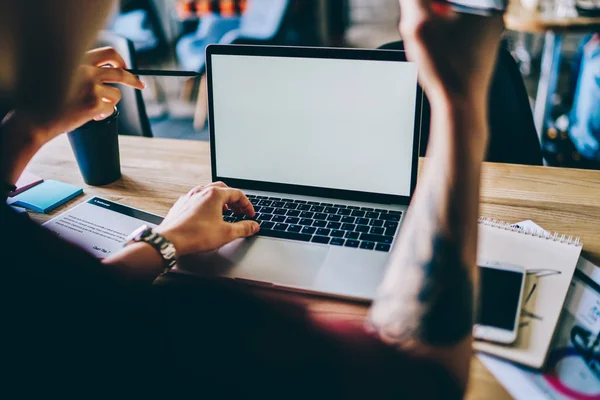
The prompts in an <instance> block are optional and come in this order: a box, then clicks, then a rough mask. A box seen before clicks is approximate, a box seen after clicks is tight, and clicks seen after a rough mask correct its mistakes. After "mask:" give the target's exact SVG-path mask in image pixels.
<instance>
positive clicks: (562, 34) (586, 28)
mask: <svg viewBox="0 0 600 400" xmlns="http://www.w3.org/2000/svg"><path fill="white" fill-rule="evenodd" d="M599 9H600V1H598V0H581V1H579V0H511V1H510V6H509V11H508V13H507V15H506V18H505V20H506V23H507V28H508V30H507V33H506V36H505V40H504V44H503V46H504V48H505V49H506V51H507V53H509V54H510V55H511V56H512V60H510V61H508V62H509V64H510V63H514V68H515V71H518V74H517V75H518V76H515V75H514V74H513V75H512V76H511V78H510V79H511V82H510V84H511V85H515V88H516V89H515V90H516V92H518V91H519V88H520V86H519V85H521V86H522V85H523V84H524V88H525V90H524V91H523V94H522V95H520V92H519V93H517V94H511V95H508V96H507V95H504V94H503V95H502V96H503V97H501V98H500V99H499V101H498V102H497V103H495V104H496V105H494V107H500V108H503V107H507V108H508V107H511V106H512V107H515V104H518V106H519V107H521V108H522V109H523V108H527V110H525V111H526V112H524V110H521V111H520V115H519V116H518V117H517V118H516V119H514V121H513V123H514V124H519V126H531V129H529V131H530V132H524V133H523V135H534V136H535V137H536V139H537V141H536V142H537V143H541V150H542V152H543V155H544V159H545V163H546V164H547V165H555V166H564V167H577V168H599V165H600V146H599V145H598V143H599V142H600V101H599V100H600V45H599V40H598V34H597V33H598V32H600V14H599V13H598V10H599ZM399 17H400V10H399V6H398V1H397V0H193V1H187V0H121V2H120V4H119V5H118V7H116V8H115V10H114V13H113V17H112V18H111V20H110V23H109V24H108V26H107V27H106V30H105V31H104V32H103V33H102V35H101V37H100V40H99V42H98V45H110V46H113V47H115V48H116V49H117V50H118V51H119V52H120V53H121V54H122V55H123V56H124V57H125V59H126V61H127V62H128V63H129V64H130V67H137V68H153V69H178V70H191V71H197V72H200V73H203V72H204V70H205V59H204V51H205V48H206V46H207V45H209V44H211V43H230V44H236V43H237V44H264V45H285V46H326V47H354V48H369V49H374V48H378V47H380V46H382V45H385V44H389V43H393V42H398V41H400V40H401V38H400V36H399V34H398V29H397V24H398V21H399ZM396 47H397V46H396ZM396 47H394V48H396ZM510 68H513V65H508V69H509V70H510ZM142 79H143V80H144V81H146V83H147V84H148V89H146V90H145V91H144V92H143V94H139V93H135V92H133V91H130V92H129V91H128V93H124V99H123V102H122V104H121V105H120V111H121V116H122V118H121V119H122V121H121V123H120V124H121V126H120V133H121V134H131V135H142V136H149V137H167V138H180V139H196V140H208V131H207V121H206V83H205V80H204V79H203V78H197V79H187V78H172V77H143V78H142ZM123 90H124V91H127V89H123ZM506 113H510V110H507V111H506ZM521 114H522V115H521ZM508 118H509V119H511V118H512V117H510V116H509V117H508ZM505 122H506V121H505ZM498 129H505V130H506V129H507V128H506V126H502V127H498ZM508 129H510V127H509V128H508ZM492 130H494V128H493V127H492ZM492 144H493V143H492ZM519 145H520V144H519V140H518V139H516V140H515V146H519ZM527 151H529V150H527ZM531 151H532V152H533V151H534V150H531ZM537 151H538V152H539V149H537ZM502 161H504V162H511V160H502ZM515 162H519V161H515Z"/></svg>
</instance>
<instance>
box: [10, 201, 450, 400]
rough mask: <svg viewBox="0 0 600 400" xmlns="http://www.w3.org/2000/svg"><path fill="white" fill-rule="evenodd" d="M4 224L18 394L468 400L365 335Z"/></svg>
mask: <svg viewBox="0 0 600 400" xmlns="http://www.w3.org/2000/svg"><path fill="white" fill-rule="evenodd" d="M0 218H1V220H0V221H1V225H2V226H1V227H0V228H1V230H0V232H2V234H3V238H2V257H3V258H4V260H5V261H6V263H4V262H3V263H2V270H3V274H2V289H1V293H2V297H4V298H3V299H2V303H1V304H2V306H1V307H2V319H3V323H2V327H3V328H2V331H3V335H4V338H3V340H2V347H3V348H2V354H3V356H2V358H3V362H4V363H5V365H10V368H9V370H10V372H9V374H8V376H5V377H4V378H5V382H6V381H7V382H10V384H9V386H8V387H9V388H11V389H14V390H18V392H17V393H19V394H20V396H19V397H22V398H27V397H34V396H36V395H37V396H39V395H43V396H44V397H53V398H54V397H55V396H50V394H52V393H54V394H57V395H62V396H63V397H65V396H76V397H79V398H87V397H89V396H90V395H93V396H94V397H108V398H113V397H125V396H132V397H134V398H178V397H185V398H187V397H192V396H193V397H194V398H207V399H208V398H242V397H248V396H250V397H253V398H254V397H256V396H261V397H267V398H270V397H273V398H275V397H276V398H311V397H317V398H361V399H366V398H395V399H398V398H418V399H429V398H443V399H453V398H460V396H461V392H460V390H459V389H458V386H457V385H456V383H455V382H454V380H453V379H452V378H451V377H450V375H449V374H448V373H447V372H446V371H445V370H444V369H442V368H441V367H439V366H437V365H435V364H432V363H428V362H424V361H423V360H419V359H411V358H410V356H408V355H405V354H402V353H400V352H398V351H396V350H395V349H392V348H389V347H387V346H386V345H384V344H383V343H381V342H380V341H379V340H377V339H375V338H373V337H371V336H369V335H367V334H366V333H365V332H364V330H362V328H360V327H347V326H340V325H336V326H333V325H328V326H323V325H322V324H316V323H315V322H314V321H313V320H311V318H310V316H309V315H308V314H307V313H306V311H305V309H304V308H302V307H300V306H296V305H292V304H274V303H273V302H272V301H269V300H266V299H262V298H259V297H256V296H254V295H252V294H250V293H246V292H245V291H243V290H242V289H240V288H239V287H235V286H229V285H226V284H223V283H220V282H217V281H214V280H198V281H195V280H194V281H192V280H183V281H180V280H179V279H176V282H170V283H168V284H164V285H154V286H150V285H135V284H132V283H123V282H121V281H119V279H118V278H117V277H116V276H113V275H111V273H110V272H109V270H108V269H107V268H104V267H103V265H102V264H101V263H100V262H99V261H98V260H96V259H95V258H94V257H92V256H91V255H89V254H87V253H85V252H84V251H82V250H80V249H78V248H76V247H74V246H72V245H70V244H68V243H66V242H64V241H63V240H61V239H60V238H58V237H57V236H56V235H55V234H53V233H51V232H49V231H47V230H45V229H43V228H42V227H39V226H37V225H35V224H34V223H32V222H30V221H29V220H27V219H26V218H24V217H22V216H19V215H16V214H15V213H13V212H12V211H10V210H9V209H8V207H6V206H5V205H2V206H1V211H0ZM5 370H6V369H5ZM32 382H35V384H31V383H32Z"/></svg>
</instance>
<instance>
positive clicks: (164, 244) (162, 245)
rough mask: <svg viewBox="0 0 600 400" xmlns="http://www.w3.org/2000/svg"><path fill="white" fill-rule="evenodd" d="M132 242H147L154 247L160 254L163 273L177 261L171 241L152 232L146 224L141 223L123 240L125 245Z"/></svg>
mask: <svg viewBox="0 0 600 400" xmlns="http://www.w3.org/2000/svg"><path fill="white" fill-rule="evenodd" d="M133 243H148V244H149V245H150V246H152V247H154V249H156V251H158V253H159V254H160V256H161V257H162V259H163V262H164V264H165V270H164V271H163V274H164V273H166V272H169V271H170V270H171V268H173V267H174V266H175V263H176V262H177V252H176V251H175V246H173V243H171V242H170V241H168V240H167V239H166V238H165V237H164V236H162V235H160V234H158V233H156V232H154V230H153V229H152V228H151V227H149V226H148V225H143V226H141V227H139V228H138V229H136V230H135V231H134V232H133V233H132V234H131V235H129V237H127V239H126V240H125V244H124V245H123V247H125V246H129V245H130V244H133Z"/></svg>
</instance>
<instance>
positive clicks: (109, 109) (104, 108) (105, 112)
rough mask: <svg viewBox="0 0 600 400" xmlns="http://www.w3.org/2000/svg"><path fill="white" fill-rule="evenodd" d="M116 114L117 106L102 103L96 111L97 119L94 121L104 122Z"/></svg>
mask: <svg viewBox="0 0 600 400" xmlns="http://www.w3.org/2000/svg"><path fill="white" fill-rule="evenodd" d="M114 112H115V106H114V105H113V104H111V103H106V102H104V101H101V102H100V103H99V106H98V107H97V108H96V109H95V110H94V115H95V117H94V118H93V119H94V121H102V120H105V119H106V118H108V117H110V116H111V115H113V113H114Z"/></svg>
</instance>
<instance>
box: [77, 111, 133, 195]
mask: <svg viewBox="0 0 600 400" xmlns="http://www.w3.org/2000/svg"><path fill="white" fill-rule="evenodd" d="M118 119H119V112H118V111H117V109H115V112H114V113H113V115H111V116H110V117H108V118H107V119H105V120H103V121H90V122H88V123H87V124H85V125H83V126H81V127H80V128H78V129H76V130H74V131H73V132H69V133H68V134H67V135H68V137H69V142H70V143H71V148H72V149H73V153H75V159H76V160H77V164H78V165H79V170H80V171H81V175H82V176H83V180H84V181H85V183H87V184H88V185H90V186H104V185H108V184H110V183H113V182H115V181H117V180H118V179H120V178H121V158H120V155H119V132H118V128H117V120H118Z"/></svg>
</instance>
